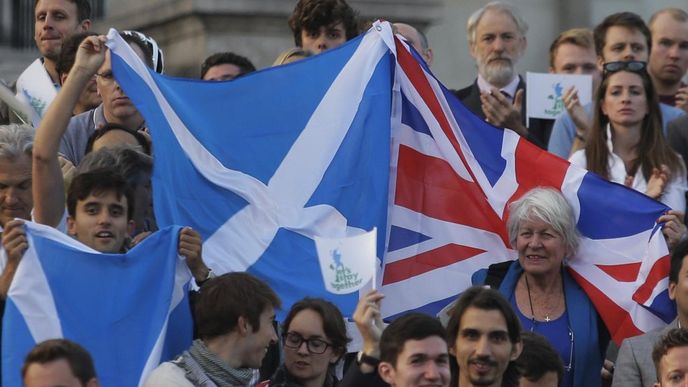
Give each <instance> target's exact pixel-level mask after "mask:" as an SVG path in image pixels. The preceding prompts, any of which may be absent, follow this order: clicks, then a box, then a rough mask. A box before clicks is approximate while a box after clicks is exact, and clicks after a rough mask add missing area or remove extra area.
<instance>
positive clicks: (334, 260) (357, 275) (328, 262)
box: [314, 228, 379, 294]
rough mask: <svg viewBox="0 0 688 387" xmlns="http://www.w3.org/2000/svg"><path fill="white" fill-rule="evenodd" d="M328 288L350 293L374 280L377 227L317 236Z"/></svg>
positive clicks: (335, 292)
mask: <svg viewBox="0 0 688 387" xmlns="http://www.w3.org/2000/svg"><path fill="white" fill-rule="evenodd" d="M314 241H315V249H316V252H317V253H318V261H319V262H320V271H321V272H322V276H323V282H324V283H325V289H327V291H328V292H330V293H334V294H348V293H353V292H356V291H359V290H361V289H363V288H364V287H366V286H368V285H370V286H371V287H372V286H373V284H374V283H375V281H376V279H375V274H376V272H377V269H378V267H379V264H378V260H377V256H376V251H377V248H376V247H377V229H376V228H373V229H372V230H371V231H368V232H365V233H362V234H359V235H354V236H350V237H344V238H322V237H319V236H316V237H315V238H314Z"/></svg>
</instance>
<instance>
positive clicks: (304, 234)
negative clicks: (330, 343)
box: [108, 24, 394, 313]
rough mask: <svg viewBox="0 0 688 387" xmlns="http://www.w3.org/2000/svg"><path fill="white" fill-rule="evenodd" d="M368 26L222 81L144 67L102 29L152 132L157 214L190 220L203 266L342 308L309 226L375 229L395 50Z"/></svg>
mask: <svg viewBox="0 0 688 387" xmlns="http://www.w3.org/2000/svg"><path fill="white" fill-rule="evenodd" d="M378 27H379V31H378V30H373V33H369V34H366V35H365V36H362V37H359V38H357V39H355V40H353V41H350V42H349V43H347V44H345V45H344V46H342V47H340V48H339V49H336V50H333V51H331V52H328V53H327V54H325V55H317V56H314V57H311V58H308V59H306V60H303V61H300V62H297V63H292V64H289V65H285V66H280V67H277V68H270V69H266V70H263V71H259V72H257V73H252V74H249V75H247V76H244V77H241V78H239V79H237V80H234V81H231V82H205V81H198V80H192V79H179V78H172V77H167V76H164V75H159V74H156V73H153V72H152V71H150V70H149V69H147V68H146V67H145V66H144V65H143V63H142V62H141V61H140V60H139V59H138V57H136V55H135V54H134V53H133V51H132V50H131V49H130V48H129V47H128V45H127V44H126V43H124V41H122V40H121V39H120V38H119V36H118V35H117V33H116V32H115V31H114V30H112V31H110V33H109V35H108V46H109V47H110V48H111V51H112V67H113V72H114V74H115V77H116V79H117V81H118V83H119V84H120V85H121V86H122V88H123V89H124V91H125V92H126V94H127V95H128V96H130V98H131V99H132V100H133V102H134V104H135V105H136V106H137V108H138V109H139V111H140V112H141V113H142V114H143V116H144V117H145V119H146V123H147V126H148V127H149V128H150V131H151V134H152V137H153V143H154V144H155V145H154V147H155V166H154V171H153V192H154V205H155V214H156V219H157V222H158V224H159V225H162V226H165V225H169V224H183V225H190V226H192V227H193V228H195V229H196V230H198V231H199V232H200V233H201V235H202V236H203V239H204V244H203V256H204V259H205V261H206V263H207V264H208V266H210V267H211V268H212V269H213V271H215V272H216V273H225V272H230V271H248V272H250V273H253V274H255V275H257V276H258V277H260V278H263V279H265V280H267V281H268V282H269V283H270V285H271V286H272V288H273V289H274V290H275V291H276V292H277V293H278V294H279V295H280V297H281V298H282V301H283V303H284V304H285V311H286V310H288V308H289V307H290V306H291V304H292V303H294V302H295V301H297V300H299V299H301V298H303V297H304V296H313V297H324V298H328V299H331V300H332V301H334V302H335V303H336V304H337V305H338V306H339V307H340V308H341V309H342V311H343V312H344V313H347V312H351V311H353V309H354V308H355V305H356V302H357V300H358V294H357V293H353V294H350V295H342V296H334V295H331V294H329V293H328V292H327V291H326V289H325V285H324V283H323V279H322V276H321V273H320V267H319V264H318V259H317V255H316V250H315V243H314V242H313V238H314V237H315V236H316V235H317V236H322V237H328V238H338V237H344V236H347V235H352V234H357V233H360V232H362V231H363V230H370V229H372V228H374V227H377V228H378V229H380V230H384V229H386V224H385V218H386V214H387V190H388V181H389V179H388V175H389V173H388V167H389V153H390V114H391V113H390V109H391V101H392V83H393V73H392V71H393V68H394V58H393V56H392V55H391V53H390V50H389V47H388V46H389V45H388V44H386V43H385V42H384V41H383V37H385V36H386V38H387V39H389V40H390V41H391V37H392V34H391V29H390V26H389V25H388V24H384V25H379V26H378ZM377 241H378V242H377V249H378V256H381V254H380V253H381V252H382V251H383V249H384V234H383V233H381V235H379V237H378V240H377Z"/></svg>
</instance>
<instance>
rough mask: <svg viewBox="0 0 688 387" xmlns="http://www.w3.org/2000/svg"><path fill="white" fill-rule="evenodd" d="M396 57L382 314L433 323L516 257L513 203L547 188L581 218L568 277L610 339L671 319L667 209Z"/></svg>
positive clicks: (399, 47) (404, 53)
mask: <svg viewBox="0 0 688 387" xmlns="http://www.w3.org/2000/svg"><path fill="white" fill-rule="evenodd" d="M396 54H397V66H396V74H397V77H396V81H397V85H396V86H397V87H396V89H397V90H398V92H397V93H396V94H395V103H394V104H393V106H394V109H393V117H392V125H393V129H392V133H393V134H392V142H393V148H392V149H393V153H392V161H391V165H392V169H391V171H392V172H391V175H390V180H391V182H390V200H389V202H390V207H389V212H388V244H387V251H386V255H385V259H384V268H383V276H382V291H383V292H384V293H385V295H386V300H385V302H384V305H383V315H384V316H385V317H389V318H394V317H395V316H398V315H400V314H403V313H406V312H408V311H410V310H416V311H424V312H427V313H432V314H435V313H437V312H438V311H439V310H440V309H442V308H443V307H444V306H446V305H447V304H448V303H449V302H451V301H452V300H453V299H455V298H456V295H457V294H459V293H461V292H462V291H463V290H465V289H466V288H467V287H469V286H470V285H471V276H472V274H473V273H474V272H475V271H477V270H479V269H482V268H485V267H487V266H489V265H490V264H492V263H496V262H503V261H506V260H510V259H515V258H516V253H515V251H514V250H513V249H512V247H511V246H510V243H509V240H508V236H507V232H506V227H505V224H506V219H507V216H508V214H507V208H508V204H509V203H511V202H512V201H514V200H516V199H518V198H519V197H521V196H522V195H523V194H524V193H526V192H527V191H528V190H530V189H532V188H535V187H538V186H546V187H554V188H557V189H559V190H560V191H562V193H563V194H564V196H565V197H566V198H567V200H568V201H569V203H570V204H571V205H572V207H573V209H574V213H575V216H576V217H577V220H578V223H577V225H578V228H579V230H580V232H581V234H582V235H583V241H582V244H581V248H580V249H579V252H578V254H577V255H576V256H574V257H570V259H569V267H568V270H569V271H570V273H571V274H572V276H573V277H574V278H575V279H576V281H577V282H578V283H579V284H580V285H581V287H582V288H583V289H584V290H585V291H586V293H587V294H588V296H589V297H590V298H591V300H592V301H593V303H594V305H595V307H596V309H597V310H598V311H599V312H600V314H601V316H602V318H603V320H604V321H605V323H606V325H607V327H608V328H609V330H610V333H611V334H612V338H613V339H614V340H615V341H617V342H620V341H621V340H623V338H625V337H628V336H633V335H637V334H640V333H642V332H645V331H648V330H650V329H654V328H656V327H659V326H663V325H664V324H665V323H666V322H668V321H671V319H672V318H673V317H674V316H675V311H674V310H673V308H672V307H671V303H670V302H669V301H668V296H667V291H666V289H667V275H668V270H669V257H668V251H667V248H666V244H665V242H664V240H663V236H662V234H661V232H659V231H658V230H659V227H658V225H657V224H656V220H657V218H658V217H659V216H660V215H661V214H662V213H663V212H665V211H667V210H668V208H667V207H666V206H664V205H662V204H661V203H659V202H656V201H654V200H651V199H649V198H648V197H646V196H645V195H642V194H640V193H638V192H636V191H633V190H630V189H628V188H626V187H623V186H621V185H617V184H613V183H609V182H607V181H605V180H603V179H601V178H600V177H598V176H596V175H594V174H591V173H588V172H587V171H586V170H584V169H581V168H578V167H575V166H572V165H570V164H569V163H568V162H567V161H565V160H563V159H560V158H558V157H556V156H554V155H552V154H550V153H548V152H545V151H543V150H541V149H539V148H538V147H536V146H534V145H532V144H530V143H529V142H527V141H526V140H524V139H522V138H521V137H520V136H518V135H517V134H515V133H514V132H512V131H510V130H503V129H498V128H495V127H493V126H491V125H489V124H487V123H485V122H483V121H482V120H481V119H479V118H478V117H476V116H475V115H473V114H472V113H471V112H469V111H468V109H466V108H465V107H464V106H463V105H462V104H461V103H460V102H459V101H458V100H457V99H456V98H455V96H454V95H453V94H452V93H451V92H450V91H449V90H447V89H446V88H445V87H444V86H442V85H441V84H440V83H439V82H438V81H437V80H436V79H435V78H434V77H433V76H432V75H431V74H430V72H429V70H428V69H427V67H425V66H423V65H422V64H419V62H418V61H417V60H416V59H415V58H414V57H413V55H415V54H411V53H410V52H409V51H408V48H407V45H405V43H402V42H401V41H399V40H398V39H397V40H396ZM629 295H632V297H630V296H629Z"/></svg>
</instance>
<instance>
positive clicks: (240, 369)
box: [144, 273, 281, 387]
mask: <svg viewBox="0 0 688 387" xmlns="http://www.w3.org/2000/svg"><path fill="white" fill-rule="evenodd" d="M280 305H281V303H280V299H279V297H277V295H276V294H275V292H274V291H273V290H272V289H270V287H269V286H268V285H267V284H266V283H264V282H263V281H261V280H259V279H258V278H256V277H254V276H252V275H250V274H248V273H227V274H224V275H221V276H219V277H215V278H212V279H210V280H208V281H207V282H206V283H204V284H203V285H202V286H201V289H200V292H199V296H198V301H197V302H196V305H195V307H194V312H195V315H194V316H195V322H196V329H197V332H198V337H199V339H197V340H195V341H194V342H193V344H192V345H191V347H190V348H189V350H188V351H185V352H184V353H183V354H181V356H179V357H178V358H177V359H176V360H174V361H171V362H166V363H163V364H161V365H160V366H159V367H158V368H156V369H155V370H153V372H152V373H151V375H150V376H149V378H148V380H146V382H145V384H144V386H146V387H167V386H177V387H187V386H188V387H192V386H212V385H217V386H254V385H255V384H256V383H257V382H258V381H259V372H258V368H260V366H261V363H262V361H263V357H265V354H266V352H267V350H268V347H269V346H270V345H271V344H274V343H275V342H276V341H277V333H276V332H275V328H274V325H273V322H274V319H275V309H277V308H280Z"/></svg>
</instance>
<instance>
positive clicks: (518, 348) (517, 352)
mask: <svg viewBox="0 0 688 387" xmlns="http://www.w3.org/2000/svg"><path fill="white" fill-rule="evenodd" d="M521 352H523V342H522V341H518V342H516V343H515V344H514V347H513V348H511V358H510V359H511V361H514V360H516V359H518V357H519V356H521Z"/></svg>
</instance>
